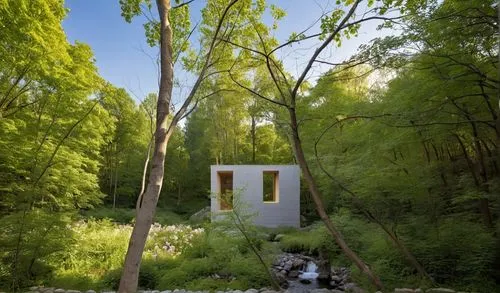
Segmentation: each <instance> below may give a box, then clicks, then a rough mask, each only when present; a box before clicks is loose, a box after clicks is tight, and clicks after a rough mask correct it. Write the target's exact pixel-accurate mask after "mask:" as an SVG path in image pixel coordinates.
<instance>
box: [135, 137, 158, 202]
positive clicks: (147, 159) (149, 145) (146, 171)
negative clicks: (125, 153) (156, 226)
mask: <svg viewBox="0 0 500 293" xmlns="http://www.w3.org/2000/svg"><path fill="white" fill-rule="evenodd" d="M153 140H154V135H152V136H151V139H150V140H149V144H148V152H147V154H146V160H145V161H144V169H143V170H142V182H141V191H140V192H139V196H138V197H137V202H136V204H135V210H136V212H139V208H140V207H141V205H142V196H143V195H144V190H145V189H146V177H147V174H148V166H149V157H150V156H151V148H152V147H153Z"/></svg>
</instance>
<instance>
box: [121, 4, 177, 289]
mask: <svg viewBox="0 0 500 293" xmlns="http://www.w3.org/2000/svg"><path fill="white" fill-rule="evenodd" d="M156 3H157V6H158V13H159V16H160V90H159V92H158V102H157V109H156V131H155V146H154V151H153V157H152V159H151V163H152V168H151V173H150V174H149V179H148V184H147V187H146V191H145V192H144V194H143V195H142V204H141V207H140V208H139V209H138V211H137V217H136V221H135V225H134V229H133V230H132V235H131V237H130V241H129V246H128V250H127V255H126V257H125V263H124V267H123V274H122V278H121V280H120V286H119V288H118V292H120V293H135V292H136V291H137V284H138V281H139V268H140V266H141V260H142V253H143V251H144V246H145V245H146V240H147V237H148V233H149V229H150V228H151V224H152V223H153V218H154V214H155V210H156V204H157V203H158V197H159V196H160V191H161V187H162V184H163V175H164V172H165V169H164V165H165V154H166V150H167V144H168V140H169V138H170V134H171V132H169V133H168V135H167V130H168V128H167V117H168V114H169V111H170V108H169V106H170V101H171V99H172V88H173V79H174V64H173V52H172V51H173V49H172V26H171V24H170V20H169V13H170V9H171V6H170V0H157V1H156Z"/></svg>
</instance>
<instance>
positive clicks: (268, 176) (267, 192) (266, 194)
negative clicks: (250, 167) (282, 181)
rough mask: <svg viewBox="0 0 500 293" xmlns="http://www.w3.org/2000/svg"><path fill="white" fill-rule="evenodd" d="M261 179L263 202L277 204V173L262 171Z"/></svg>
mask: <svg viewBox="0 0 500 293" xmlns="http://www.w3.org/2000/svg"><path fill="white" fill-rule="evenodd" d="M262 178H263V180H262V181H263V182H262V185H263V191H262V194H263V201H264V202H278V200H279V192H278V191H279V173H278V171H264V173H263V174H262Z"/></svg>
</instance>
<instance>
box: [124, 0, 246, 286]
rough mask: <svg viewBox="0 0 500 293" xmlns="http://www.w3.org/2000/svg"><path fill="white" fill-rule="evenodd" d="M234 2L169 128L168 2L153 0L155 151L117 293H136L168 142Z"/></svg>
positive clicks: (171, 77) (171, 75)
mask: <svg viewBox="0 0 500 293" xmlns="http://www.w3.org/2000/svg"><path fill="white" fill-rule="evenodd" d="M236 2H238V0H232V1H230V2H229V3H228V5H227V6H226V9H225V10H224V11H223V13H222V15H221V17H220V19H219V22H218V24H217V28H216V30H215V33H214V36H213V39H212V41H211V43H210V47H209V49H208V52H207V54H206V56H205V58H204V60H205V61H204V65H203V67H202V69H201V70H200V73H199V75H198V78H197V79H196V82H195V83H194V85H193V87H192V89H191V92H190V93H189V95H188V97H187V98H186V100H185V101H184V103H183V104H182V106H181V108H180V109H179V110H178V111H177V112H176V113H175V115H174V117H173V118H172V120H171V123H170V125H168V126H167V118H168V114H169V111H170V103H171V99H172V88H173V80H174V63H173V62H174V60H173V52H172V26H171V24H170V20H169V14H170V10H171V5H170V0H156V5H157V6H158V14H159V16H160V90H159V92H158V102H157V108H156V130H155V141H154V151H153V157H152V159H151V162H152V163H151V164H152V167H151V172H150V174H149V178H148V185H147V187H146V191H145V192H144V194H143V195H142V197H141V198H140V200H141V202H139V200H138V203H139V204H140V207H139V208H138V209H137V216H136V221H135V225H134V229H133V230H132V235H131V236H130V241H129V246H128V250H127V255H126V256H125V263H124V266H123V274H122V277H121V279H120V286H119V288H118V292H120V293H135V292H136V291H137V283H138V280H139V268H140V265H141V259H142V253H143V251H144V246H145V245H146V240H147V237H148V233H149V230H150V228H151V224H152V223H153V217H154V213H155V209H156V205H157V203H158V197H159V196H160V191H161V187H162V183H163V176H164V173H165V168H164V167H165V155H166V150H167V144H168V140H169V138H170V137H171V135H172V133H173V132H174V130H175V127H176V125H177V124H178V123H179V121H180V120H181V119H182V118H184V117H185V116H184V115H185V114H186V112H187V111H188V107H189V105H190V104H191V102H192V100H193V98H194V96H195V94H196V91H197V90H198V88H199V87H200V84H201V83H202V81H203V79H204V78H205V73H206V72H207V69H208V68H209V67H210V59H211V56H212V53H213V50H214V48H215V46H216V39H217V36H218V34H219V32H220V31H221V27H222V23H223V21H224V18H225V17H226V15H227V14H228V11H229V9H230V8H231V7H232V6H233V5H234V4H235V3H236ZM139 204H138V205H139Z"/></svg>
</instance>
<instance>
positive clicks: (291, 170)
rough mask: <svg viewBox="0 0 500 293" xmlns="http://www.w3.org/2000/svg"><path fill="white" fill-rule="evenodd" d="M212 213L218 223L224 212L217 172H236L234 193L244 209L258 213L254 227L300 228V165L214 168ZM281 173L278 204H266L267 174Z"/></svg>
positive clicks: (220, 166)
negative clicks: (264, 182) (264, 185)
mask: <svg viewBox="0 0 500 293" xmlns="http://www.w3.org/2000/svg"><path fill="white" fill-rule="evenodd" d="M210 169H211V172H210V173H211V180H210V181H211V193H212V200H211V212H212V220H213V221H214V220H217V219H218V218H219V217H220V216H221V215H223V214H224V211H219V203H218V200H217V196H216V194H217V192H218V178H217V172H220V171H232V172H233V192H234V193H235V194H237V198H238V201H241V202H243V204H244V209H245V210H247V211H248V212H252V213H255V214H256V216H255V217H254V223H255V224H256V225H259V226H266V227H278V226H291V227H300V169H299V167H298V166H296V165H212V166H211V167H210ZM264 171H278V172H279V184H278V185H279V191H278V196H279V198H278V202H264V201H263V172H264Z"/></svg>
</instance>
